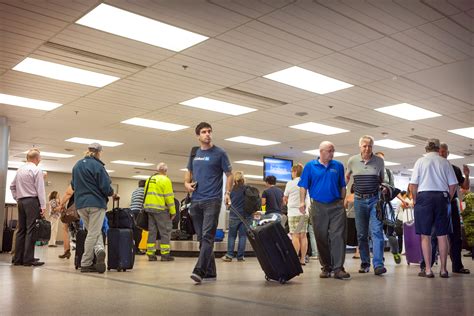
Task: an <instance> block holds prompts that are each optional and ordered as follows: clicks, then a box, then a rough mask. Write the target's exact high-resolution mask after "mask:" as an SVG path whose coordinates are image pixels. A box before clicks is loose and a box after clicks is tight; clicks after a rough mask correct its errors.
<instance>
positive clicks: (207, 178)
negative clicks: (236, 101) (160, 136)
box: [184, 122, 233, 284]
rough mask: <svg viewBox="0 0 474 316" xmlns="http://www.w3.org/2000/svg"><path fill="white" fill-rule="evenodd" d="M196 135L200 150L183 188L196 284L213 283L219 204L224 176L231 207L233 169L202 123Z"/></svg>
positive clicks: (192, 161) (189, 162) (189, 165)
mask: <svg viewBox="0 0 474 316" xmlns="http://www.w3.org/2000/svg"><path fill="white" fill-rule="evenodd" d="M195 133H196V136H197V139H198V141H199V145H200V146H199V148H198V149H197V151H196V152H195V155H194V154H191V156H190V157H189V161H188V171H186V175H185V177H184V187H185V188H186V190H187V191H188V192H192V193H193V195H192V197H191V208H190V211H189V212H190V215H191V218H192V219H193V225H194V229H195V230H196V234H197V238H198V241H199V258H198V261H197V263H196V265H195V267H194V270H193V272H192V274H191V279H193V280H194V281H195V282H196V283H197V284H200V283H201V282H203V281H215V280H216V263H215V258H214V237H215V235H216V229H217V223H218V220H219V213H220V210H221V204H222V186H223V174H225V175H226V176H227V180H226V186H225V195H224V199H225V203H226V204H227V205H229V204H230V191H231V190H232V183H233V175H232V166H231V164H230V161H229V157H228V156H227V153H226V152H225V151H224V150H223V149H222V148H220V147H217V146H215V145H214V144H213V143H212V127H211V125H210V124H209V123H206V122H201V123H199V124H198V125H197V126H196V129H195Z"/></svg>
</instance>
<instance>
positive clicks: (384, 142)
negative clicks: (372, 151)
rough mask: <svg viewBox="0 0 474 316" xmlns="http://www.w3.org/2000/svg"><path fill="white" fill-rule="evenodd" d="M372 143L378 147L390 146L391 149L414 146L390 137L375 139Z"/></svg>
mask: <svg viewBox="0 0 474 316" xmlns="http://www.w3.org/2000/svg"><path fill="white" fill-rule="evenodd" d="M374 145H377V146H380V147H386V148H391V149H401V148H409V147H415V145H411V144H406V143H402V142H397V141H396V140H392V139H382V140H376V141H375V143H374Z"/></svg>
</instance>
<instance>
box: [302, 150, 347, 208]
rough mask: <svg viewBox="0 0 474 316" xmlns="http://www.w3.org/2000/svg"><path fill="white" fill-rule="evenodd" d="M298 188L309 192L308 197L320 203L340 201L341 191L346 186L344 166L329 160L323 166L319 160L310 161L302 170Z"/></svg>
mask: <svg viewBox="0 0 474 316" xmlns="http://www.w3.org/2000/svg"><path fill="white" fill-rule="evenodd" d="M298 186H299V187H302V188H305V189H306V190H308V191H309V196H310V197H311V198H312V199H313V200H316V201H318V202H320V203H325V204H328V203H332V202H334V201H336V200H340V199H341V198H342V196H341V189H342V188H344V187H345V186H346V180H345V179H344V166H343V164H342V163H341V162H339V161H337V160H331V161H330V162H329V164H328V166H327V167H326V166H324V165H323V164H321V163H320V162H319V160H317V159H316V160H311V161H310V162H308V163H307V164H306V165H305V166H304V169H303V173H302V174H301V178H300V181H299V182H298Z"/></svg>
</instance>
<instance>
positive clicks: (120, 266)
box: [107, 228, 135, 272]
mask: <svg viewBox="0 0 474 316" xmlns="http://www.w3.org/2000/svg"><path fill="white" fill-rule="evenodd" d="M107 241H108V245H107V269H108V270H111V269H114V270H117V271H119V272H120V271H127V270H130V269H132V268H133V264H134V263H135V250H134V243H133V231H132V230H131V229H128V228H109V231H108V232H107Z"/></svg>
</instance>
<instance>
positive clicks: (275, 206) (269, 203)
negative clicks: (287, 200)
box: [262, 176, 283, 217]
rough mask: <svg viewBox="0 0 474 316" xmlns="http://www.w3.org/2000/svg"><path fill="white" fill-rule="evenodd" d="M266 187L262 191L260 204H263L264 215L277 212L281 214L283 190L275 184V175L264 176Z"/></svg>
mask: <svg viewBox="0 0 474 316" xmlns="http://www.w3.org/2000/svg"><path fill="white" fill-rule="evenodd" d="M265 186H266V187H267V189H265V191H263V193H262V206H265V215H266V217H268V215H269V214H278V215H279V217H280V216H281V205H282V203H283V191H282V190H281V189H280V188H279V187H277V186H276V178H275V176H267V177H266V178H265Z"/></svg>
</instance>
